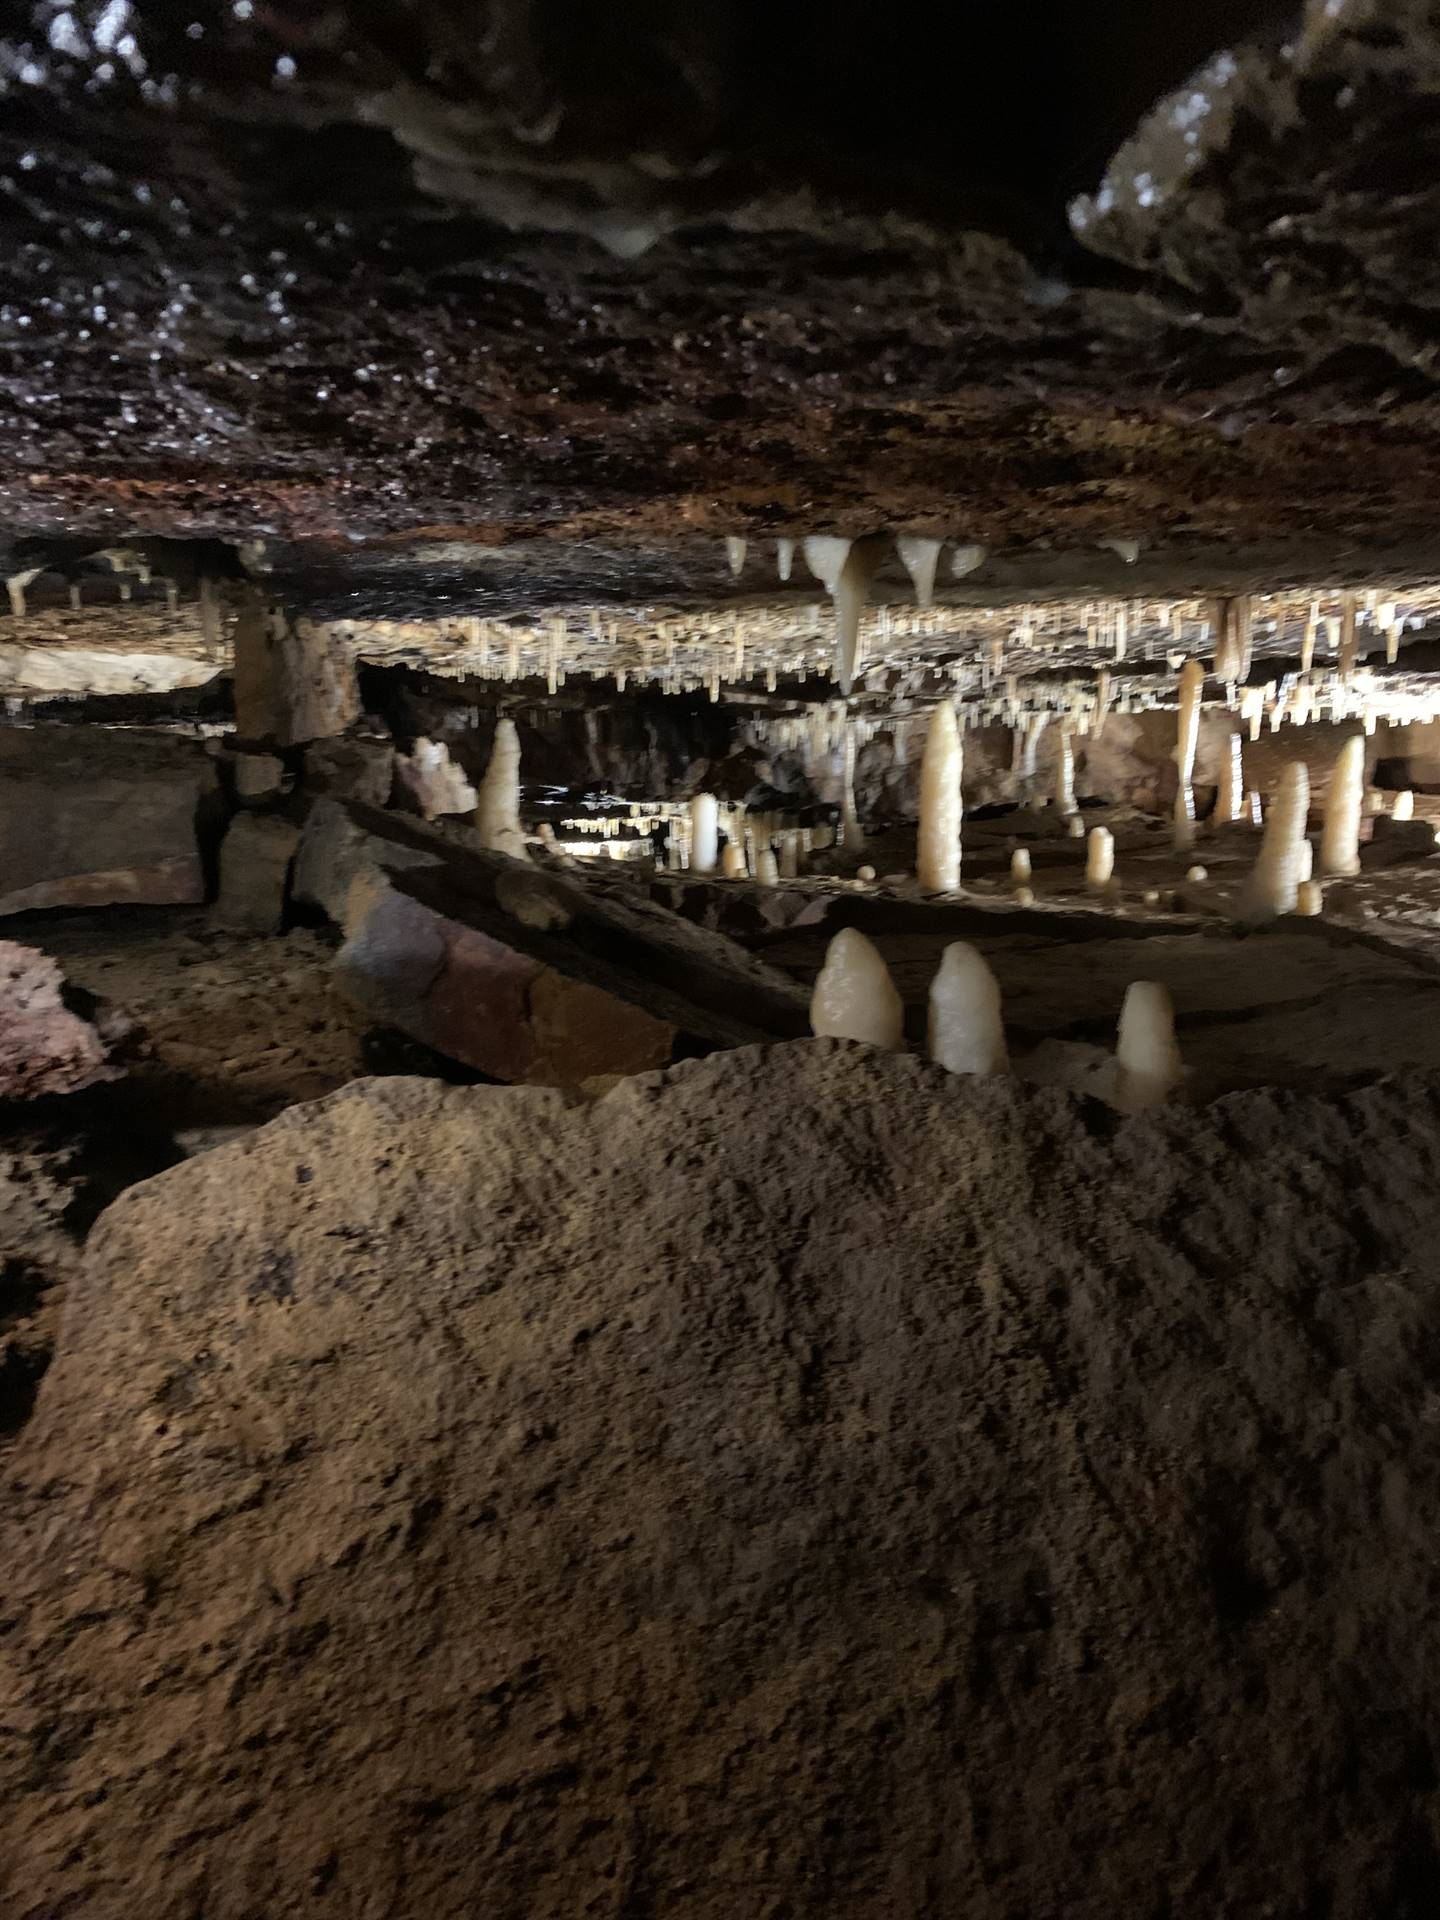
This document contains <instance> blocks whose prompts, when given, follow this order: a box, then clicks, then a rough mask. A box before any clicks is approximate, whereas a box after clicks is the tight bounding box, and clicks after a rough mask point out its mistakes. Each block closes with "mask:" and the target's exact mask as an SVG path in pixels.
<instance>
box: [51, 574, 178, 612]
mask: <svg viewBox="0 0 1440 1920" xmlns="http://www.w3.org/2000/svg"><path fill="white" fill-rule="evenodd" d="M80 607H81V596H80V582H79V581H78V580H72V581H71V582H70V611H71V612H72V613H79V611H80ZM170 611H171V613H174V611H175V609H174V607H173V606H172V607H171V609H170Z"/></svg>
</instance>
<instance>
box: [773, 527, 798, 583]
mask: <svg viewBox="0 0 1440 1920" xmlns="http://www.w3.org/2000/svg"><path fill="white" fill-rule="evenodd" d="M794 565H795V542H794V541H793V540H789V539H786V538H784V537H783V536H782V538H780V539H779V540H777V541H776V542H775V571H776V573H778V574H779V576H780V578H781V579H782V580H788V579H789V578H790V570H791V568H792V567H793V566H794Z"/></svg>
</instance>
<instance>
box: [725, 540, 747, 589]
mask: <svg viewBox="0 0 1440 1920" xmlns="http://www.w3.org/2000/svg"><path fill="white" fill-rule="evenodd" d="M745 544H746V543H745V542H744V541H743V540H741V539H738V538H737V537H736V535H735V534H733V533H727V534H726V536H725V558H726V559H727V560H728V561H729V562H730V572H731V573H732V575H733V576H734V577H735V579H737V580H738V579H739V578H740V576H741V574H742V573H743V572H744V571H745Z"/></svg>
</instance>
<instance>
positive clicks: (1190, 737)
mask: <svg viewBox="0 0 1440 1920" xmlns="http://www.w3.org/2000/svg"><path fill="white" fill-rule="evenodd" d="M1204 691H1205V669H1204V667H1202V666H1201V664H1200V662H1199V661H1198V660H1187V661H1186V662H1185V664H1184V666H1183V667H1182V668H1181V669H1180V720H1179V728H1178V735H1177V738H1176V742H1175V765H1176V768H1177V769H1178V771H1179V775H1180V784H1179V786H1178V787H1177V788H1176V789H1175V848H1176V851H1177V852H1179V853H1184V852H1187V851H1188V850H1189V849H1190V848H1191V847H1193V846H1194V844H1195V786H1194V781H1195V748H1196V746H1197V744H1198V743H1199V739H1200V696H1201V694H1202V693H1203V692H1204Z"/></svg>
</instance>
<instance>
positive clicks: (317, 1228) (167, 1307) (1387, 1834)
mask: <svg viewBox="0 0 1440 1920" xmlns="http://www.w3.org/2000/svg"><path fill="white" fill-rule="evenodd" d="M1360 1168H1363V1169H1364V1172H1365V1178H1364V1179H1363V1180H1358V1179H1357V1178H1356V1177H1355V1175H1356V1171H1357V1169H1360ZM937 1172H938V1173H940V1175H941V1177H939V1178H937ZM1437 1194H1440V1092H1437V1088H1436V1085H1435V1083H1434V1082H1432V1081H1426V1080H1421V1079H1412V1080H1411V1081H1409V1082H1407V1083H1403V1084H1398V1083H1397V1084H1394V1085H1382V1086H1377V1087H1374V1088H1371V1089H1369V1090H1365V1091H1360V1092H1357V1093H1355V1094H1353V1095H1351V1096H1349V1097H1347V1098H1345V1099H1343V1100H1340V1101H1337V1102H1326V1101H1321V1100H1317V1099H1313V1098H1309V1097H1307V1096H1303V1095H1296V1094H1276V1093H1266V1092H1256V1093H1250V1094H1244V1095H1237V1096H1234V1097H1232V1098H1229V1099H1226V1100H1223V1101H1221V1102H1219V1103H1218V1104H1217V1105H1215V1106H1214V1107H1212V1108H1210V1109H1208V1110H1206V1111H1203V1112H1184V1111H1181V1112H1173V1113H1165V1114H1162V1115H1159V1116H1154V1117H1148V1118H1144V1119H1140V1120H1134V1121H1128V1122H1124V1123H1118V1122H1116V1121H1115V1120H1114V1118H1113V1116H1108V1115H1106V1114H1104V1113H1102V1112H1101V1111H1100V1110H1098V1109H1096V1108H1093V1107H1085V1106H1082V1105H1079V1104H1077V1103H1075V1102H1074V1101H1072V1100H1070V1099H1068V1098H1066V1097H1064V1096H1060V1095H1057V1094H1046V1095H1030V1096H1027V1095H1024V1094H1023V1093H1020V1092H1018V1091H1017V1090H1016V1087H1015V1086H1014V1084H1013V1083H1012V1082H1008V1081H994V1082H977V1081H973V1080H970V1079H960V1078H949V1077H947V1076H945V1075H944V1074H942V1073H940V1072H939V1071H938V1070H936V1069H933V1068H930V1067H927V1066H925V1065H923V1064H922V1063H920V1062H918V1061H916V1060H913V1059H907V1058H901V1057H895V1056H890V1055H877V1054H874V1053H871V1052H869V1051H866V1050H863V1049H857V1048H854V1047H851V1046H848V1045H846V1044H845V1043H825V1042H807V1043H801V1044H798V1045H793V1046H786V1047H779V1048H775V1049H772V1050H768V1051H746V1052H741V1053H738V1054H731V1055H727V1056H725V1057H723V1058H717V1059H714V1060H711V1061H706V1062H700V1063H692V1064H690V1065H687V1066H685V1067H682V1068H680V1069H679V1070H677V1071H674V1072H672V1073H670V1074H668V1075H665V1076H660V1077H652V1078H642V1079H638V1080H633V1081H627V1082H625V1083H623V1084H622V1085H620V1086H619V1087H617V1088H616V1089H615V1090H614V1091H613V1092H611V1093H610V1094H609V1095H607V1096H606V1097H605V1098H604V1099H603V1100H600V1101H599V1102H597V1103H595V1104H575V1105H567V1104H566V1102H565V1101H564V1099H563V1098H562V1097H561V1096H559V1095H558V1094H555V1093H552V1092H545V1091H540V1090H526V1091H516V1090H510V1089H490V1088H480V1089H466V1090H463V1091H458V1090H447V1089H444V1088H441V1087H438V1086H436V1085H434V1084H429V1083H422V1082H417V1081H390V1082H385V1083H375V1082H368V1083H361V1084H359V1085H357V1086H355V1087H352V1088H350V1089H347V1090H346V1091H345V1092H343V1093H341V1094H339V1095H337V1096H335V1097H334V1098H333V1099H331V1100H328V1101H326V1102H324V1103H322V1104H320V1105H319V1106H316V1107H311V1108H307V1109H297V1110H295V1111H293V1112H291V1113H289V1114H287V1115H286V1116H284V1117H283V1118H282V1119H280V1120H279V1121H277V1122H276V1123H274V1124H273V1125H272V1126H270V1127H268V1128H266V1129H264V1130H263V1131H262V1132H260V1133H258V1134H254V1135H252V1136H250V1137H249V1138H248V1139H247V1140H245V1141H243V1142H241V1143H239V1144H238V1145H235V1146H232V1147H229V1148H224V1149H220V1150H218V1151H216V1152H213V1153H211V1154H208V1155H206V1156H203V1157H202V1158H201V1159H199V1160H197V1161H194V1162H192V1163H190V1164H189V1165H187V1166H185V1167H183V1168H179V1169H176V1170H175V1171H173V1172H170V1173H167V1174H165V1175H163V1176H161V1177H160V1178H159V1179H157V1180H154V1181H151V1182H149V1183H147V1184H145V1185H143V1186H140V1187H138V1188H135V1189H132V1190H131V1191H130V1192H129V1193H128V1194H126V1195H125V1196H123V1197H122V1198H121V1200H120V1201H119V1202H118V1203H117V1204H116V1205H115V1206H113V1207H112V1208H111V1209H110V1211H109V1212H108V1214H107V1215H106V1216H105V1218H104V1220H103V1221H102V1222H101V1224H100V1226H99V1227H98V1229H97V1230H96V1233H95V1235H94V1236H93V1238H92V1241H91V1244H90V1248H89V1251H88V1266H87V1274H86V1278H85V1281H84V1284H83V1287H82V1288H81V1290H80V1291H79V1292H78V1293H77V1295H76V1297H75V1300H74V1304H73V1309H72V1311H71V1312H70V1314H69V1316H68V1319H67V1322H66V1326H65V1332H64V1339H63V1347H62V1352H61V1354H60V1357H59V1358H58V1360H57V1362H56V1364H55V1366H54V1368H53V1369H52V1372H51V1374H50V1375H49V1376H48V1378H47V1379H46V1381H45V1383H44V1387H43V1390H42V1394H41V1398H40V1402H39V1406H38V1409H37V1412H36V1414H35V1417H34V1418H33V1420H32V1421H31V1423H30V1425H29V1426H28V1427H27V1428H26V1429H25V1430H24V1432H23V1434H22V1436H21V1438H20V1441H19V1442H18V1444H17V1446H16V1448H15V1449H14V1462H13V1471H12V1473H11V1476H10V1477H11V1489H10V1491H9V1493H8V1494H7V1497H6V1499H5V1501H4V1502H3V1503H0V1530H3V1536H4V1537H3V1539H0V1559H3V1564H4V1565H5V1566H6V1567H7V1570H8V1571H7V1578H6V1583H5V1590H4V1599H3V1602H0V1609H3V1624H4V1626H5V1627H6V1629H7V1630H6V1632H5V1636H4V1645H5V1647H6V1657H7V1662H8V1665H7V1667H6V1670H5V1671H6V1679H5V1683H4V1690H5V1701H4V1706H5V1710H4V1713H3V1714H0V1786H3V1790H4V1797H5V1800H6V1803H7V1828H6V1845H5V1848H4V1850H3V1853H0V1889H3V1893H4V1896H5V1899H6V1903H7V1904H6V1912H7V1915H13V1916H15V1920H50V1916H52V1915H54V1914H56V1913H61V1912H75V1913H84V1914H85V1915H86V1916H87V1920H121V1916H128V1915H132V1914H134V1913H136V1912H137V1911H143V1912H145V1913H146V1915H147V1916H149V1920H181V1917H182V1916H184V1920H190V1917H191V1916H193V1915H194V1914H195V1913H196V1911H197V1910H199V1909H200V1908H202V1907H203V1909H204V1911H205V1913H206V1914H207V1915H209V1916H213V1917H214V1920H240V1916H242V1915H243V1916H249V1915H254V1914H261V1913H263V1914H264V1915H266V1916H267V1920H285V1917H286V1916H289V1915H297V1914H301V1913H304V1914H307V1915H308V1914H312V1913H315V1912H318V1911H321V1910H323V1911H324V1912H326V1913H327V1914H334V1915H336V1916H342V1917H344V1920H349V1917H351V1916H354V1917H355V1920H359V1916H361V1915H374V1914H377V1913H381V1912H383V1913H385V1914H387V1915H390V1916H394V1920H405V1917H406V1916H410V1915H414V1916H426V1920H449V1917H450V1916H454V1920H461V1917H462V1916H464V1920H470V1917H471V1916H473V1915H475V1914H476V1913H477V1912H480V1911H483V1912H484V1913H485V1914H486V1915H487V1916H490V1920H574V1916H576V1915H578V1914H582V1913H584V1914H597V1915H598V1914H608V1915H617V1916H618V1915H621V1914H636V1913H642V1912H649V1913H654V1914H664V1915H666V1916H674V1920H696V1917H699V1916H704V1917H705V1920H730V1916H733V1915H735V1914H736V1913H745V1914H754V1915H756V1916H769V1917H770V1920H779V1916H781V1915H787V1916H792V1917H793V1920H800V1917H801V1916H815V1920H820V1916H825V1917H826V1920H830V1917H831V1916H835V1915H855V1916H863V1920H896V1916H918V1915H921V1914H927V1915H928V1914H939V1913H963V1914H965V1915H966V1916H969V1917H971V1920H1001V1917H1002V1916H1004V1917H1005V1920H1012V1917H1013V1916H1016V1915H1031V1914H1035V1915H1039V1914H1047V1915H1048V1914H1060V1913H1064V1914H1067V1915H1069V1916H1072V1917H1073V1920H1113V1916H1114V1915H1116V1914H1120V1913H1125V1914H1135V1915H1139V1916H1144V1917H1146V1920H1152V1917H1153V1920H1159V1917H1160V1916H1162V1915H1165V1916H1170V1915H1175V1914H1206V1915H1215V1916H1224V1917H1225V1920H1251V1916H1254V1915H1256V1914H1259V1913H1266V1914H1269V1915H1271V1916H1272V1917H1273V1920H1301V1916H1313V1915H1315V1914H1318V1913H1324V1914H1326V1915H1329V1916H1332V1920H1398V1917H1399V1916H1412V1917H1415V1920H1418V1916H1420V1915H1422V1914H1426V1913H1429V1912H1431V1911H1433V1909H1434V1905H1435V1902H1436V1900H1437V1898H1440V1851H1437V1827H1436V1821H1437V1815H1436V1798H1435V1796H1436V1758H1435V1756H1436V1742H1437V1739H1440V1694H1437V1685H1440V1683H1437V1679H1436V1675H1437V1673H1440V1660H1437V1655H1440V1646H1437V1633H1440V1628H1437V1624H1436V1623H1437V1620H1440V1571H1437V1566H1436V1560H1435V1555H1434V1540H1435V1535H1436V1529H1437V1525H1440V1439H1437V1432H1440V1429H1437V1424H1436V1418H1435V1412H1436V1398H1435V1393H1434V1391H1433V1381H1434V1373H1435V1365H1436V1354H1437V1351H1440V1348H1437V1341H1440V1296H1437V1293H1436V1289H1435V1284H1434V1279H1435V1268H1434V1247H1435V1243H1436V1236H1437V1233H1440V1199H1437Z"/></svg>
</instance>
